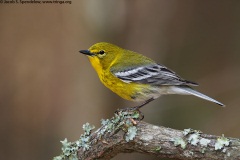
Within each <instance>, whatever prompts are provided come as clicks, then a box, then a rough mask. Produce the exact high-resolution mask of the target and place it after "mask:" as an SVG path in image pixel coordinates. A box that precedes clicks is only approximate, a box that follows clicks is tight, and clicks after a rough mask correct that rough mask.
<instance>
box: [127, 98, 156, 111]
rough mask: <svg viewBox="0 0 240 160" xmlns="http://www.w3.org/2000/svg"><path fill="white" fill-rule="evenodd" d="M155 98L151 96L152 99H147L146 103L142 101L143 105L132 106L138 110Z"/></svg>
mask: <svg viewBox="0 0 240 160" xmlns="http://www.w3.org/2000/svg"><path fill="white" fill-rule="evenodd" d="M153 100H154V98H150V99H148V100H146V101H145V102H144V103H142V104H141V105H139V106H135V107H132V108H134V109H136V110H139V109H140V108H142V107H143V106H145V105H146V104H148V103H150V102H152V101H153Z"/></svg>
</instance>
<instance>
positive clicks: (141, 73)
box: [111, 64, 197, 86]
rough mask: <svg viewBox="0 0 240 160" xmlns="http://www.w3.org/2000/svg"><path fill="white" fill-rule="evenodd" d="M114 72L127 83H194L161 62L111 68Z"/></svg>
mask: <svg viewBox="0 0 240 160" xmlns="http://www.w3.org/2000/svg"><path fill="white" fill-rule="evenodd" d="M111 72H112V74H113V75H114V76H116V77H118V78H119V79H121V80H122V81H124V82H126V83H130V82H135V83H142V84H152V85H192V86H196V85H197V83H194V82H190V81H187V80H184V79H182V78H181V77H179V76H178V75H177V74H176V73H175V72H173V71H171V70H170V69H168V68H166V67H165V66H162V65H159V64H147V65H143V66H138V67H126V68H125V69H121V70H119V69H118V70H117V71H116V70H111Z"/></svg>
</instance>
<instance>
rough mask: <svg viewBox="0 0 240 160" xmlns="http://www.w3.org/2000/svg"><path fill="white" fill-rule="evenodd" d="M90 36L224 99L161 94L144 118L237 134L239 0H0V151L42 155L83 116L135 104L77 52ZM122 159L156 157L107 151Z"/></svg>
mask: <svg viewBox="0 0 240 160" xmlns="http://www.w3.org/2000/svg"><path fill="white" fill-rule="evenodd" d="M100 41H106V42H111V43H114V44H116V45H119V46H121V47H123V48H126V49H129V50H134V51H137V52H139V53H142V54H144V55H146V56H148V57H151V58H152V59H154V60H156V61H157V62H159V63H161V64H164V65H165V66H167V67H169V68H170V69H172V70H174V71H176V72H177V73H178V74H179V75H181V77H183V78H185V79H188V80H192V81H195V82H198V83H199V84H200V86H199V87H197V88H196V89H197V90H198V91H201V92H203V93H205V94H207V95H209V96H210V97H213V98H215V99H217V100H219V101H220V102H222V103H224V104H226V108H221V107H219V106H217V105H216V104H214V103H211V102H207V101H204V100H202V99H199V98H196V97H193V96H180V95H171V96H163V97H161V98H159V99H157V100H155V101H154V102H152V103H150V104H148V105H147V106H145V107H144V108H143V109H142V111H143V112H144V114H145V119H144V120H145V121H147V122H149V123H152V124H155V125H163V126H166V127H171V128H175V129H185V128H193V129H197V130H201V131H203V132H205V133H208V134H215V135H222V134H224V135H225V136H229V137H238V138H239V135H240V127H239V126H240V115H239V113H240V107H239V104H240V1H239V0H226V1H218V0H211V1H202V0H195V1H190V0H183V1H178V0H170V1H169V0H149V1H145V0H131V1H128V0H121V1H117V0H98V1H94V0H78V1H77V0H72V3H71V4H0V53H1V54H0V65H1V67H0V72H1V78H0V90H1V92H0V106H1V111H0V134H1V136H0V142H1V147H0V159H4V160H13V159H18V160H26V159H33V160H43V159H52V157H54V156H57V155H59V154H60V153H61V143H60V140H63V139H64V138H67V139H68V140H69V141H75V140H77V139H78V138H79V136H80V134H81V133H82V125H83V124H84V123H86V122H89V123H91V124H94V125H95V126H96V127H99V126H100V120H101V119H102V118H103V119H107V118H110V117H111V116H113V113H114V111H115V110H116V109H117V108H123V107H127V106H128V107H129V106H134V105H136V104H135V103H133V102H127V101H125V100H123V99H121V98H120V97H118V96H117V95H115V94H114V93H112V92H111V91H110V90H108V89H107V88H105V87H104V86H103V85H102V84H101V83H100V81H99V80H98V77H97V74H96V73H95V71H94V70H93V69H92V67H91V65H90V63H89V61H88V59H87V58H86V57H85V56H84V55H82V54H80V53H79V52H78V51H79V50H81V49H88V48H89V47H90V46H91V45H92V44H94V43H96V42H100ZM124 158H125V159H133V160H134V159H137V160H143V159H152V160H153V159H157V158H155V157H151V156H146V155H141V154H137V153H133V154H120V155H118V156H116V157H115V158H114V160H120V159H124Z"/></svg>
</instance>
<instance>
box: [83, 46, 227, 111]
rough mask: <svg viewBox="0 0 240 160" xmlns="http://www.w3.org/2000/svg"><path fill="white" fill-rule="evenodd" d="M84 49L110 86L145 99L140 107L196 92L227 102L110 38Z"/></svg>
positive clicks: (126, 95)
mask: <svg viewBox="0 0 240 160" xmlns="http://www.w3.org/2000/svg"><path fill="white" fill-rule="evenodd" d="M80 53H83V54H85V55H87V56H88V58H89V60H90V62H91V64H92V66H93V68H94V69H95V70H96V72H97V74H98V76H99V79H100V80H101V82H102V83H103V84H104V85H105V86H106V87H107V88H109V89H110V90H112V91H113V92H115V93H116V94H118V95H119V96H120V97H122V98H124V99H126V100H132V101H137V102H140V101H142V102H144V103H143V104H142V105H139V106H136V107H135V108H136V109H139V108H140V107H142V106H144V105H145V104H147V103H149V102H151V101H152V100H154V99H156V98H158V97H159V96H161V95H165V94H182V95H194V96H197V97H200V98H203V99H205V100H208V101H211V102H214V103H216V104H218V105H220V106H224V104H222V103H220V102H218V101H216V100H214V99H212V98H210V97H208V96H206V95H204V94H202V93H200V92H197V91H196V90H194V89H192V88H191V87H190V86H197V85H198V84H197V83H194V82H191V81H188V80H185V79H182V78H181V77H179V76H178V75H177V74H176V73H175V72H173V71H172V70H170V69H168V68H167V67H165V66H163V65H160V64H157V63H156V62H154V61H153V60H151V59H150V58H147V57H145V56H143V55H141V54H139V53H136V52H133V51H129V50H125V49H123V48H120V47H118V46H116V45H113V44H110V43H106V42H100V43H96V44H94V45H93V46H91V47H90V48H89V49H88V50H81V51H80Z"/></svg>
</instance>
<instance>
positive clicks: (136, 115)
mask: <svg viewBox="0 0 240 160" xmlns="http://www.w3.org/2000/svg"><path fill="white" fill-rule="evenodd" d="M115 113H116V114H118V115H119V114H122V113H126V115H130V116H131V117H132V118H133V119H136V120H139V121H141V120H143V119H144V114H143V113H142V112H141V111H140V110H139V107H138V106H136V107H129V108H123V109H118V110H117V111H116V112H115Z"/></svg>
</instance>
